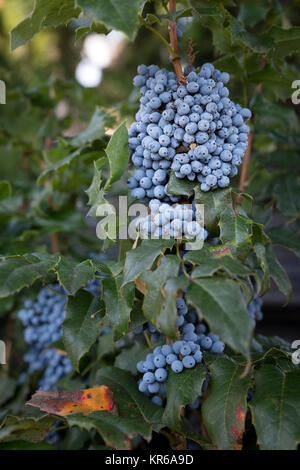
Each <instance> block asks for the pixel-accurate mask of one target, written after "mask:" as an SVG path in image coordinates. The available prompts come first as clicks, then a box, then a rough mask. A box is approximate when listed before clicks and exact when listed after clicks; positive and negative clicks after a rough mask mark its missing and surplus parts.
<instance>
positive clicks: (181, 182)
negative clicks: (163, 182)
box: [167, 171, 196, 197]
mask: <svg viewBox="0 0 300 470" xmlns="http://www.w3.org/2000/svg"><path fill="white" fill-rule="evenodd" d="M195 186H196V183H195V182H192V181H188V180H186V179H185V178H184V179H180V178H177V177H176V176H175V173H174V172H173V171H171V174H170V179H169V182H168V186H167V193H168V194H174V195H175V196H187V197H190V196H192V195H193V193H194V187H195Z"/></svg>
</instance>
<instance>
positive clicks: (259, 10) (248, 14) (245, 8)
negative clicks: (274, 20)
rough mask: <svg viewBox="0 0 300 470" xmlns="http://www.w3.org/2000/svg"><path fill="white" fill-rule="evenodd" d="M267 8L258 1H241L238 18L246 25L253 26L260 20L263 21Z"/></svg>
mask: <svg viewBox="0 0 300 470" xmlns="http://www.w3.org/2000/svg"><path fill="white" fill-rule="evenodd" d="M268 11H269V9H268V8H267V7H266V6H265V5H262V4H261V3H260V0H259V1H257V0H256V1H253V0H252V1H251V3H241V8H240V12H239V19H240V20H241V21H242V22H243V23H244V24H245V25H246V26H250V27H253V26H255V25H256V24H257V23H259V22H260V21H263V20H264V19H265V18H266V16H267V14H268Z"/></svg>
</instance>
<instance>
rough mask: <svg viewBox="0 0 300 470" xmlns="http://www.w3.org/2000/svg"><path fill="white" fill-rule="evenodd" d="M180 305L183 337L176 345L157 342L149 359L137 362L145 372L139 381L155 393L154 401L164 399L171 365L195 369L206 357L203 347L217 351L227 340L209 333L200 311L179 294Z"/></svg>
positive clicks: (159, 402) (177, 369) (179, 323)
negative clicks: (192, 310) (190, 310)
mask: <svg viewBox="0 0 300 470" xmlns="http://www.w3.org/2000/svg"><path fill="white" fill-rule="evenodd" d="M176 306H177V313H178V318H177V322H176V324H177V326H178V327H179V330H180V333H181V337H182V339H181V340H179V341H175V343H174V344H173V345H169V344H164V345H163V346H157V347H156V348H155V349H154V350H153V353H149V354H148V355H147V357H146V360H145V361H139V362H138V363H137V370H138V372H140V373H142V374H143V378H142V379H140V380H139V381H138V386H139V390H140V392H143V393H145V394H146V395H148V396H151V395H153V397H152V401H153V402H154V403H156V404H157V405H162V403H163V397H164V395H165V382H166V380H167V377H168V366H170V367H171V369H172V371H173V372H175V373H176V374H179V373H180V372H182V371H183V370H184V368H186V369H191V368H193V367H194V366H195V365H196V364H197V363H199V362H201V361H202V350H205V351H211V352H212V353H215V354H220V353H222V352H223V351H224V344H223V343H222V342H221V341H220V340H219V337H218V336H217V335H213V334H211V333H209V334H208V335H205V332H206V326H205V325H204V323H200V322H199V319H198V315H197V313H196V312H189V311H188V307H187V305H186V303H185V300H184V298H180V297H179V298H177V299H176Z"/></svg>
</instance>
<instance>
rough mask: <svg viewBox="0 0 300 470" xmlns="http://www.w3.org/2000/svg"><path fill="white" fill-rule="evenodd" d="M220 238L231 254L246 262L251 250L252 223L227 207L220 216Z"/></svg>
mask: <svg viewBox="0 0 300 470" xmlns="http://www.w3.org/2000/svg"><path fill="white" fill-rule="evenodd" d="M219 226H220V238H221V240H222V242H223V243H224V244H228V245H229V246H230V250H231V252H232V253H233V254H234V255H236V256H237V257H238V258H240V259H241V260H245V259H246V258H247V256H248V254H249V251H250V248H251V235H252V221H251V220H250V219H248V218H246V217H244V216H242V215H240V214H236V213H235V212H234V210H233V209H232V207H227V208H226V209H224V211H223V212H222V213H221V215H220V222H219Z"/></svg>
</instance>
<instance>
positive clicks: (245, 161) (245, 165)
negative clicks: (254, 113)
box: [234, 57, 266, 207]
mask: <svg viewBox="0 0 300 470" xmlns="http://www.w3.org/2000/svg"><path fill="white" fill-rule="evenodd" d="M265 65H266V59H265V58H264V57H263V58H262V59H261V63H260V66H261V67H260V68H261V69H263V68H264V66H265ZM255 91H256V93H261V91H262V83H259V84H258V85H256V87H255ZM252 122H253V119H252ZM252 141H253V131H251V132H250V134H249V137H248V147H247V150H246V152H245V156H244V159H243V165H242V171H241V177H240V184H239V190H240V191H245V189H246V183H247V180H248V169H249V163H250V157H251V150H252ZM242 199H243V196H242V195H241V194H239V196H237V198H236V200H235V204H234V207H235V205H236V204H239V203H240V202H241V200H242Z"/></svg>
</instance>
